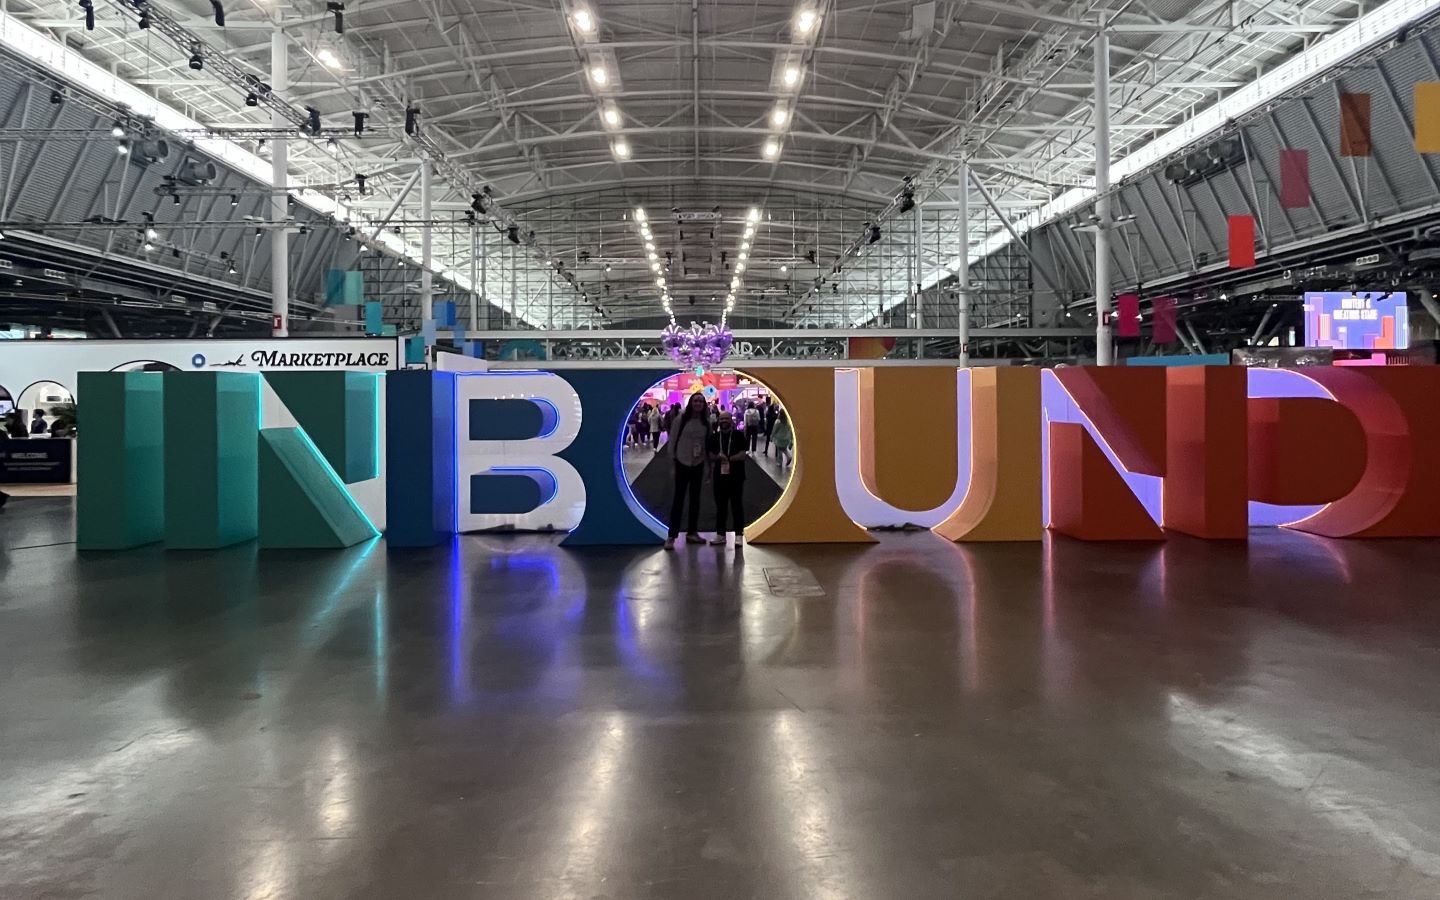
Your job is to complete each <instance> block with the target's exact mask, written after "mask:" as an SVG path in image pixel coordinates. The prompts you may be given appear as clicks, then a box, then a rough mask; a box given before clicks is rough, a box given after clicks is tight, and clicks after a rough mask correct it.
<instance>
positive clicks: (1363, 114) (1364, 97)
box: [1340, 94, 1370, 156]
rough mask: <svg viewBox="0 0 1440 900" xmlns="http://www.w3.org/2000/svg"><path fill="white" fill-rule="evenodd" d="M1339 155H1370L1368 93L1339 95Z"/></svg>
mask: <svg viewBox="0 0 1440 900" xmlns="http://www.w3.org/2000/svg"><path fill="white" fill-rule="evenodd" d="M1340 155H1341V156H1369V155H1370V95H1369V94H1341V95H1340Z"/></svg>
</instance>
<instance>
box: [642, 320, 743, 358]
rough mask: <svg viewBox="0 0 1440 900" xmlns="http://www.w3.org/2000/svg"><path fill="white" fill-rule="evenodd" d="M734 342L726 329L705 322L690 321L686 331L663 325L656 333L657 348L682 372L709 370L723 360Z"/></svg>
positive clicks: (733, 338) (732, 336)
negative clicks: (658, 343) (663, 351)
mask: <svg viewBox="0 0 1440 900" xmlns="http://www.w3.org/2000/svg"><path fill="white" fill-rule="evenodd" d="M734 342H735V336H734V335H732V334H731V333H730V329H729V327H727V326H725V325H721V326H719V327H716V326H715V325H711V324H710V323H709V322H707V323H705V324H704V325H703V326H702V325H698V324H696V323H695V322H691V323H690V327H689V328H688V329H682V328H679V327H677V326H675V325H667V326H665V330H664V331H662V332H660V345H661V346H662V347H664V348H665V352H666V353H669V354H670V358H671V359H673V360H675V362H676V364H678V365H679V366H680V368H682V369H696V368H705V369H713V368H714V367H716V366H718V365H720V363H722V362H724V361H725V357H726V356H728V355H729V354H730V345H731V344H733V343H734Z"/></svg>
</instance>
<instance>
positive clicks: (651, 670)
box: [615, 588, 676, 687]
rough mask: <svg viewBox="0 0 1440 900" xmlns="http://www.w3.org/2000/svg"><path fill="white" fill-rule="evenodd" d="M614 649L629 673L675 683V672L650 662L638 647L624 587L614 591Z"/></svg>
mask: <svg viewBox="0 0 1440 900" xmlns="http://www.w3.org/2000/svg"><path fill="white" fill-rule="evenodd" d="M615 649H616V650H618V651H619V653H620V660H621V661H622V662H623V663H624V665H625V671H627V672H629V673H630V674H631V675H634V676H636V677H638V678H642V679H644V680H645V681H654V682H660V683H663V684H665V685H667V686H670V687H674V686H675V685H676V676H675V673H674V672H673V671H667V670H665V669H661V668H657V667H656V666H654V665H653V664H651V662H650V660H648V659H646V658H645V651H644V650H642V649H640V643H639V632H638V631H637V629H636V627H635V619H634V617H633V616H632V615H631V609H630V601H629V600H628V599H627V598H626V596H625V590H624V588H621V589H620V590H619V591H617V592H616V593H615Z"/></svg>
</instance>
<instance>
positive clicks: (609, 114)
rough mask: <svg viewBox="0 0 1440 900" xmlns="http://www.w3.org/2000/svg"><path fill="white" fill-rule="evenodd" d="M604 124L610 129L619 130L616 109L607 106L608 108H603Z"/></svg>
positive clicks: (618, 116)
mask: <svg viewBox="0 0 1440 900" xmlns="http://www.w3.org/2000/svg"><path fill="white" fill-rule="evenodd" d="M605 124H606V125H609V126H610V127H611V128H619V127H620V110H618V109H616V108H615V107H613V106H608V107H606V108H605Z"/></svg>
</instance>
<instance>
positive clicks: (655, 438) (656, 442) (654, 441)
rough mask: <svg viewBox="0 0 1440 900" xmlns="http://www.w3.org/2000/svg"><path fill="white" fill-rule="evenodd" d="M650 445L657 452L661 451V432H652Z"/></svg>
mask: <svg viewBox="0 0 1440 900" xmlns="http://www.w3.org/2000/svg"><path fill="white" fill-rule="evenodd" d="M650 445H651V446H652V447H654V448H655V449H656V450H659V449H660V432H658V431H652V432H650Z"/></svg>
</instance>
